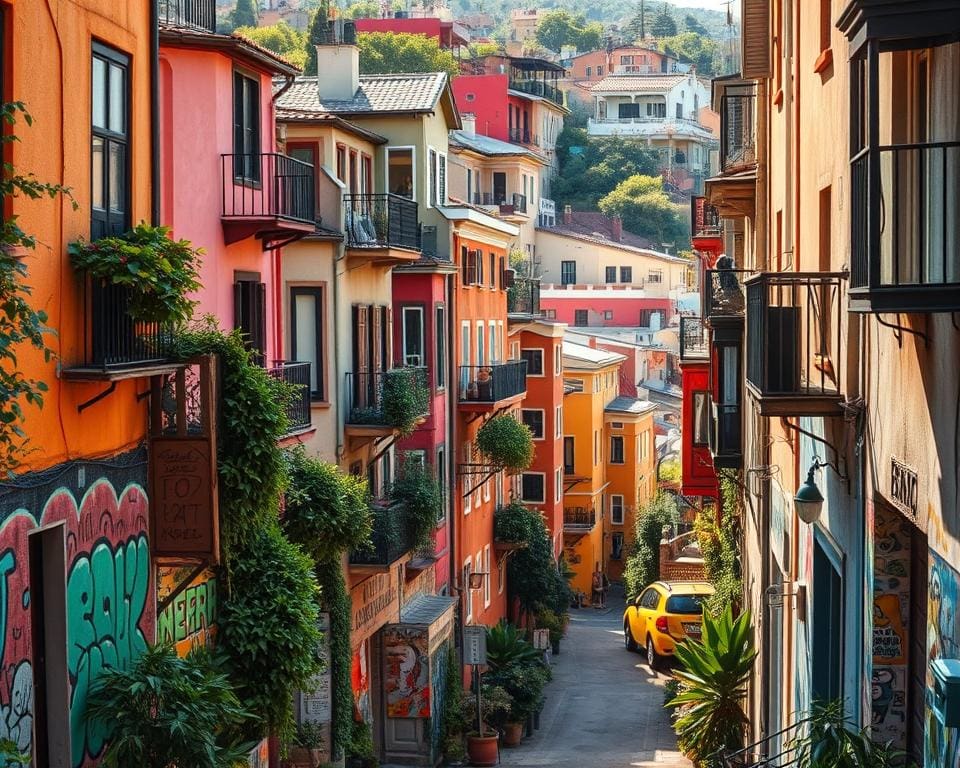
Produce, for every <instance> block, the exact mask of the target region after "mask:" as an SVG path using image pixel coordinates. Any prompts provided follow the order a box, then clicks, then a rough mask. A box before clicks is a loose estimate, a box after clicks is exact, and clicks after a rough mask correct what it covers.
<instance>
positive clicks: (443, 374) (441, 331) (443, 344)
mask: <svg viewBox="0 0 960 768" xmlns="http://www.w3.org/2000/svg"><path fill="white" fill-rule="evenodd" d="M433 333H434V338H435V341H436V356H437V359H436V363H435V365H434V370H435V372H436V373H435V375H434V381H435V382H436V387H437V389H442V388H443V387H445V386H447V341H446V340H447V320H446V310H445V309H444V308H443V307H442V306H438V307H437V308H436V320H435V325H434V327H433Z"/></svg>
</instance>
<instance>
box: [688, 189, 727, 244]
mask: <svg viewBox="0 0 960 768" xmlns="http://www.w3.org/2000/svg"><path fill="white" fill-rule="evenodd" d="M690 234H691V235H692V236H693V239H694V241H696V240H698V239H701V238H708V239H710V240H716V239H719V238H720V236H721V234H722V229H721V227H720V212H719V211H718V210H717V208H716V206H714V205H710V203H709V202H707V198H705V197H692V198H690ZM694 246H696V242H694Z"/></svg>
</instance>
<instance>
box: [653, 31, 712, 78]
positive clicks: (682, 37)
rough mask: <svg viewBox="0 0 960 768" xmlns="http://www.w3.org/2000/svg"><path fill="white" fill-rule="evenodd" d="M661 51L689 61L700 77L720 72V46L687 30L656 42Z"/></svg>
mask: <svg viewBox="0 0 960 768" xmlns="http://www.w3.org/2000/svg"><path fill="white" fill-rule="evenodd" d="M657 45H658V46H659V48H660V49H661V50H662V51H665V52H666V53H669V54H671V55H673V56H676V57H677V58H679V59H683V60H686V61H689V62H690V63H691V64H693V66H694V67H695V68H696V70H697V74H698V75H700V76H702V77H710V76H712V75H716V74H718V73H719V72H720V62H721V49H720V44H719V43H717V42H716V41H715V40H712V39H710V38H709V37H706V36H705V35H703V34H700V33H697V32H694V31H692V30H688V31H686V32H681V33H679V34H673V35H670V36H669V37H663V38H661V39H660V40H658V41H657Z"/></svg>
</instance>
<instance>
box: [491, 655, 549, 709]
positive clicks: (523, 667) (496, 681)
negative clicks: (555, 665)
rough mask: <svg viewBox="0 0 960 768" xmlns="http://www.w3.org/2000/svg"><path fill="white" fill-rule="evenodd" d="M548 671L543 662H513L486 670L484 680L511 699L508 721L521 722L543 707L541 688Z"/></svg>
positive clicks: (544, 685)
mask: <svg viewBox="0 0 960 768" xmlns="http://www.w3.org/2000/svg"><path fill="white" fill-rule="evenodd" d="M549 679H550V672H549V671H548V670H547V668H546V667H545V666H544V665H543V664H537V663H527V664H513V665H511V666H508V667H504V668H503V669H499V670H497V671H495V672H487V673H486V675H484V680H485V681H486V682H487V684H489V685H494V686H499V687H500V688H503V690H505V691H506V692H507V693H508V694H509V696H510V698H511V700H512V703H511V706H510V722H514V723H522V722H524V721H525V720H526V719H527V718H528V717H529V716H530V715H532V714H533V713H534V712H537V711H539V710H540V708H541V707H543V689H544V688H545V687H546V685H547V681H548V680H549Z"/></svg>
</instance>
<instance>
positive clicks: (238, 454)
mask: <svg viewBox="0 0 960 768" xmlns="http://www.w3.org/2000/svg"><path fill="white" fill-rule="evenodd" d="M205 354H216V355H219V356H220V385H221V389H222V391H223V399H222V401H221V404H220V413H219V418H218V423H217V473H218V475H219V479H220V490H219V493H220V545H221V548H222V550H223V553H224V556H225V557H226V559H227V568H228V575H229V569H230V568H231V567H232V566H231V556H232V554H233V553H234V552H235V551H236V550H237V549H238V548H241V547H242V546H243V545H245V544H246V543H247V542H248V541H249V540H250V537H251V536H252V535H253V534H254V533H257V532H259V531H260V530H262V529H263V528H264V527H265V526H268V525H271V524H272V523H273V521H275V520H276V518H277V512H278V509H279V500H280V492H281V491H282V490H283V486H284V482H285V469H286V462H285V461H284V457H283V452H282V451H281V450H280V448H278V447H277V441H278V440H279V439H280V438H281V437H282V436H283V435H284V433H285V432H286V429H287V413H286V404H287V402H288V401H289V398H290V396H291V387H290V386H289V385H287V384H285V383H283V382H282V381H280V380H278V379H276V378H274V377H273V376H271V375H270V374H269V373H268V372H267V371H266V370H265V369H263V368H261V367H260V366H258V365H255V364H254V363H253V362H252V360H251V358H250V351H249V350H248V349H247V347H246V345H245V344H244V341H243V337H242V335H241V334H240V332H239V331H236V330H235V331H231V332H230V333H223V332H222V331H220V330H219V329H218V328H217V326H216V321H215V320H213V319H211V318H206V319H205V320H204V322H203V323H201V324H198V325H196V326H194V327H192V328H190V329H189V330H186V331H183V332H182V333H180V334H178V335H177V336H176V337H175V339H174V350H173V355H174V357H175V358H179V359H182V360H189V359H191V358H193V357H196V356H198V355H205Z"/></svg>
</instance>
